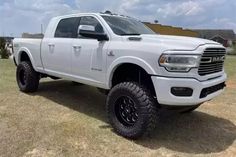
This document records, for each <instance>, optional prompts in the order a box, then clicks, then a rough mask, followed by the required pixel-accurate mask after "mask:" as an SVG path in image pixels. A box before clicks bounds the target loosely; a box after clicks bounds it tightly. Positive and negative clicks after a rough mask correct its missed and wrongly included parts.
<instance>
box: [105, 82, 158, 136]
mask: <svg viewBox="0 0 236 157" xmlns="http://www.w3.org/2000/svg"><path fill="white" fill-rule="evenodd" d="M123 97H124V98H125V97H127V98H129V99H130V101H129V102H133V104H134V105H135V107H136V109H135V110H136V112H135V113H137V115H138V116H137V117H138V118H137V119H136V121H135V122H134V124H132V125H127V124H126V123H124V122H122V120H121V118H120V117H121V114H118V113H117V112H118V111H117V106H118V105H120V104H122V102H121V103H117V101H118V100H119V99H120V98H123ZM125 99H126V98H125ZM120 106H122V105H120ZM106 108H107V114H108V119H109V122H110V124H111V126H112V127H113V128H114V131H115V132H116V133H118V134H119V135H121V136H124V137H126V138H130V139H137V138H139V137H141V136H143V135H144V134H145V135H147V134H150V133H151V131H152V130H153V129H154V128H155V126H156V123H157V116H158V104H157V101H156V100H155V99H154V98H153V96H152V95H151V94H150V92H149V91H148V90H147V89H146V88H145V87H143V86H141V85H139V84H138V83H134V82H124V83H120V84H118V85H116V86H115V87H114V88H112V89H111V91H110V92H109V94H108V97H107V102H106ZM132 114H133V113H132ZM132 118H133V117H132ZM134 119H135V118H134Z"/></svg>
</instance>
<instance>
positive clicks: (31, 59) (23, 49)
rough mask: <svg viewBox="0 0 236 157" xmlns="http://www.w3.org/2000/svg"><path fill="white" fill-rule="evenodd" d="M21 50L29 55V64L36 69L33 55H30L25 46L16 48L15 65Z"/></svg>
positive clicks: (19, 57) (18, 60)
mask: <svg viewBox="0 0 236 157" xmlns="http://www.w3.org/2000/svg"><path fill="white" fill-rule="evenodd" d="M23 52H25V53H26V54H27V55H28V56H29V59H30V62H31V64H32V66H33V68H34V69H36V67H35V61H34V59H33V56H32V55H31V53H30V51H29V49H27V48H26V47H21V48H20V49H19V50H18V52H17V55H16V56H17V58H16V63H17V65H18V64H19V63H20V60H21V54H22V53H23Z"/></svg>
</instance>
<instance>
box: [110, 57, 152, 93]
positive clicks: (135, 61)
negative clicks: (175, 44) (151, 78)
mask: <svg viewBox="0 0 236 157" xmlns="http://www.w3.org/2000/svg"><path fill="white" fill-rule="evenodd" d="M126 63H128V64H134V65H137V66H139V67H141V68H143V69H144V70H145V71H146V72H147V73H148V74H150V75H151V74H153V75H155V74H156V72H155V70H154V69H153V68H152V67H151V66H150V65H149V64H148V63H147V62H146V61H145V60H143V59H141V58H138V57H133V56H124V57H120V58H117V59H116V60H114V61H113V62H112V63H111V65H110V66H109V68H108V70H107V79H106V80H107V81H106V82H107V85H106V86H107V87H108V88H109V89H110V88H111V87H112V79H113V74H114V72H115V70H116V69H117V68H118V67H119V66H120V65H122V64H126Z"/></svg>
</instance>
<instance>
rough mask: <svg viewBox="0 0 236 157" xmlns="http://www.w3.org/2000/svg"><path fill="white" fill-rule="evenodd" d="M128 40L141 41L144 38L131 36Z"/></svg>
mask: <svg viewBox="0 0 236 157" xmlns="http://www.w3.org/2000/svg"><path fill="white" fill-rule="evenodd" d="M128 40H129V41H141V40H142V38H141V37H129V38H128Z"/></svg>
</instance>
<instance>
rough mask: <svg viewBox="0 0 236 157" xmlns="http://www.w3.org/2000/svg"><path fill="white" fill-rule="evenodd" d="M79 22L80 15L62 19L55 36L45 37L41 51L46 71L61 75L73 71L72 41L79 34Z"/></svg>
mask: <svg viewBox="0 0 236 157" xmlns="http://www.w3.org/2000/svg"><path fill="white" fill-rule="evenodd" d="M78 22H79V18H78V17H71V18H65V19H61V20H60V21H59V23H58V25H57V28H56V31H55V34H54V38H44V39H43V43H42V51H41V52H42V60H43V66H44V68H45V71H46V72H48V73H51V74H54V75H59V76H60V75H62V76H65V75H69V74H70V73H71V51H72V42H73V39H74V38H75V37H76V34H77V27H78Z"/></svg>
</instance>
